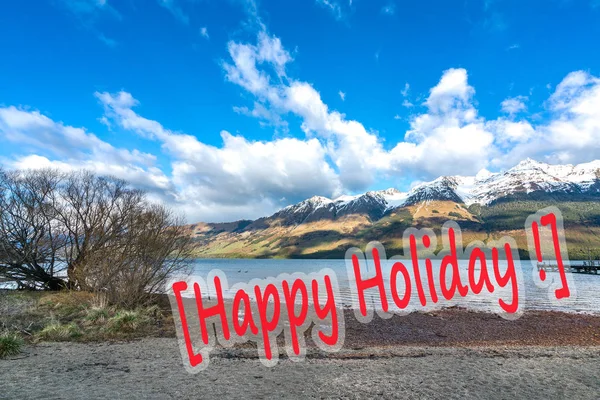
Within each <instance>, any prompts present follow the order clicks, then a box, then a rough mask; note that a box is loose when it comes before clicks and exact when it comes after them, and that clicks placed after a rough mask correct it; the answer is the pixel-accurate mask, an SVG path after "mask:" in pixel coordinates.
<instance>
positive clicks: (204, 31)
mask: <svg viewBox="0 0 600 400" xmlns="http://www.w3.org/2000/svg"><path fill="white" fill-rule="evenodd" d="M200 36H202V37H203V38H205V39H209V38H210V36H208V28H206V27H205V26H203V27H202V28H200Z"/></svg>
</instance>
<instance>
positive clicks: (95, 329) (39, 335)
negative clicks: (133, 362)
mask: <svg viewBox="0 0 600 400" xmlns="http://www.w3.org/2000/svg"><path fill="white" fill-rule="evenodd" d="M174 335H175V332H174V325H173V322H172V317H171V310H170V306H169V303H168V300H167V299H166V298H164V297H156V299H155V301H154V302H153V304H152V305H151V306H148V307H143V308H137V309H132V310H126V309H121V308H118V307H115V306H110V305H108V304H107V303H106V301H105V300H104V299H103V297H102V296H99V295H96V294H93V293H86V292H76V291H62V292H35V291H2V292H0V357H7V356H12V355H15V354H17V353H18V351H19V349H20V347H21V346H22V345H23V344H24V343H37V342H40V341H52V342H56V341H80V342H94V341H107V340H128V339H135V338H140V337H163V336H170V337H172V336H174Z"/></svg>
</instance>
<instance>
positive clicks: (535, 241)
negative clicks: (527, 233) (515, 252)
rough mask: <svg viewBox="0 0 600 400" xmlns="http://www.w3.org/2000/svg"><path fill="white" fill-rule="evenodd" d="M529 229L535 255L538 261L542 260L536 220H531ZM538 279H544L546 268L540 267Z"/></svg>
mask: <svg viewBox="0 0 600 400" xmlns="http://www.w3.org/2000/svg"><path fill="white" fill-rule="evenodd" d="M531 231H532V232H533V244H534V246H535V255H536V256H537V261H538V263H541V262H542V248H541V247H540V228H539V226H538V223H537V221H533V223H532V224H531ZM539 272H540V279H541V280H542V281H545V280H546V270H545V269H544V268H543V267H542V268H541V269H540V271H539Z"/></svg>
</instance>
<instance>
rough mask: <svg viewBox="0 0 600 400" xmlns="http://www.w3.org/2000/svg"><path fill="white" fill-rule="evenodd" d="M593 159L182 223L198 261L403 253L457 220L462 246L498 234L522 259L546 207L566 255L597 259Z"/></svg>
mask: <svg viewBox="0 0 600 400" xmlns="http://www.w3.org/2000/svg"><path fill="white" fill-rule="evenodd" d="M599 200H600V160H596V161H592V162H589V163H585V164H579V165H550V164H546V163H541V162H537V161H534V160H532V159H526V160H524V161H522V162H520V163H519V164H518V165H516V166H514V167H513V168H510V169H508V170H506V171H502V172H498V173H490V172H487V171H482V172H480V173H479V174H477V175H476V176H472V177H469V176H442V177H439V178H437V179H435V180H434V181H431V182H426V183H422V184H419V185H417V186H415V187H413V188H412V189H411V190H410V191H408V192H401V191H399V190H396V189H393V188H390V189H386V190H380V191H370V192H366V193H364V194H359V195H354V196H341V197H338V198H336V199H329V198H326V197H322V196H314V197H311V198H309V199H306V200H304V201H301V202H300V203H297V204H293V205H290V206H287V207H285V208H283V209H281V210H280V211H278V212H276V213H275V214H273V215H271V216H268V217H264V218H259V219H257V220H254V221H250V220H242V221H236V222H230V223H197V224H192V225H189V232H190V234H191V235H192V236H193V237H194V241H195V243H196V253H197V255H198V256H199V257H252V258H256V257H294V258H340V257H343V256H344V254H345V251H346V249H347V248H349V247H351V246H359V247H364V246H365V245H366V244H367V243H368V242H369V241H371V240H378V241H380V242H382V243H383V244H384V245H385V246H386V248H387V249H389V251H390V253H391V254H392V253H393V254H398V253H402V234H403V231H404V230H405V229H406V228H408V227H411V226H412V227H419V228H421V227H431V228H434V229H436V228H438V229H439V227H441V225H442V224H443V223H444V222H445V221H447V220H456V221H457V222H458V223H459V224H460V226H461V228H462V230H463V239H464V241H465V243H468V242H470V241H472V240H483V241H487V240H490V239H494V238H499V237H501V236H504V235H510V236H513V237H514V238H515V239H516V240H517V244H518V246H519V250H520V252H521V253H522V254H521V257H527V256H528V252H527V251H526V238H525V237H524V230H523V228H524V224H525V219H526V218H527V216H528V215H529V214H532V213H535V212H536V211H537V210H538V209H541V208H544V207H546V206H548V205H555V206H558V207H559V209H560V210H561V211H562V213H563V216H564V221H565V231H566V235H567V244H568V246H569V251H570V255H571V258H573V259H575V258H587V257H588V256H590V255H593V256H600V201H599Z"/></svg>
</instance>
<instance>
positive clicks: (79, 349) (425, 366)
mask: <svg viewBox="0 0 600 400" xmlns="http://www.w3.org/2000/svg"><path fill="white" fill-rule="evenodd" d="M244 351H246V350H242V351H241V352H240V351H238V352H237V354H232V353H231V352H230V351H224V350H221V351H217V352H215V354H213V356H212V357H211V365H210V366H209V368H208V369H207V370H205V371H203V372H201V373H199V374H197V375H190V374H187V373H186V372H185V371H184V369H183V367H182V364H181V358H180V356H179V352H178V349H177V343H176V341H175V339H168V338H152V339H143V340H139V341H135V342H128V343H112V344H108V343H102V344H83V343H47V344H41V345H37V346H35V347H28V348H27V349H26V352H25V354H23V355H21V356H20V357H17V358H16V359H12V360H3V361H0V377H1V379H0V398H6V399H90V398H91V399H171V398H173V399H175V398H177V399H192V398H194V399H197V398H299V397H308V398H372V397H376V396H380V397H383V398H406V399H421V398H431V399H452V398H456V399H458V398H473V399H514V398H527V399H553V398H577V399H597V398H598V394H599V393H600V376H599V369H598V365H600V347H506V346H495V347H489V346H486V347H468V348H467V347H426V346H419V347H413V346H391V347H373V348H369V349H366V350H365V349H363V350H360V351H357V350H342V352H341V353H338V354H337V355H336V356H335V357H329V358H318V357H317V358H315V357H310V356H309V357H308V358H307V360H306V361H304V362H300V363H294V362H292V361H290V360H288V359H283V360H280V362H279V364H278V365H277V366H275V367H273V368H266V367H263V366H262V365H261V364H260V362H259V361H258V360H257V359H256V358H252V357H248V358H247V357H244V354H242V353H244ZM248 351H250V350H249V349H248Z"/></svg>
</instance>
